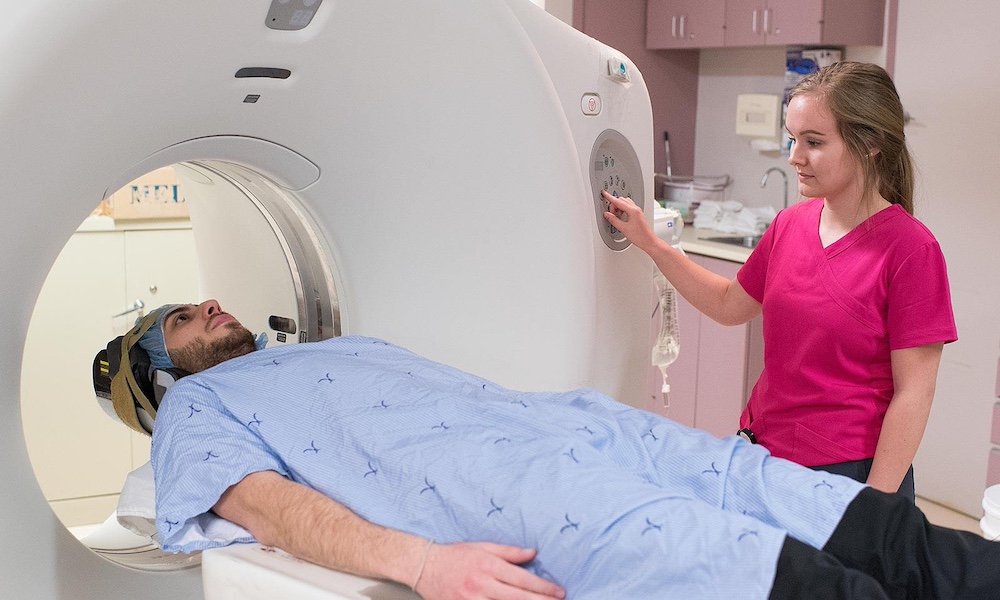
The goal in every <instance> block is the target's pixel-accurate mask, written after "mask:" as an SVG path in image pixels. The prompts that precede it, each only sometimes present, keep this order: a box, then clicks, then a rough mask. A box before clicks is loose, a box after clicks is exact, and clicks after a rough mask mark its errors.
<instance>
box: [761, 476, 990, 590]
mask: <svg viewBox="0 0 1000 600" xmlns="http://www.w3.org/2000/svg"><path fill="white" fill-rule="evenodd" d="M799 598H810V599H816V600H825V599H830V600H834V599H836V600H847V599H878V600H881V599H893V600H896V599H900V600H902V599H927V600H987V599H997V598H1000V543H994V542H989V541H987V540H985V539H983V538H981V537H979V536H977V535H975V534H972V533H969V532H967V531H955V530H952V529H946V528H944V527H938V526H936V525H931V524H930V523H928V522H927V519H926V518H925V517H924V515H923V513H922V512H920V510H919V509H918V508H917V507H916V506H914V504H913V503H912V502H910V501H909V500H907V499H906V498H903V497H901V496H899V495H896V494H883V493H881V492H878V491H875V490H873V489H871V488H865V489H864V490H862V492H861V493H860V494H858V497H857V498H855V499H854V501H853V502H851V504H850V505H849V506H848V507H847V511H846V512H845V513H844V517H843V519H841V521H840V524H839V525H838V526H837V528H836V529H835V530H834V532H833V535H832V536H831V537H830V540H829V541H828V542H827V544H826V546H824V547H823V549H822V550H816V549H815V548H812V547H809V546H807V545H805V544H802V543H801V542H799V541H797V540H794V539H792V538H788V539H786V541H785V545H784V546H783V547H782V549H781V555H780V556H779V558H778V569H777V575H776V577H775V582H774V586H773V588H772V590H771V595H770V599H771V600H786V599H787V600H793V599H799Z"/></svg>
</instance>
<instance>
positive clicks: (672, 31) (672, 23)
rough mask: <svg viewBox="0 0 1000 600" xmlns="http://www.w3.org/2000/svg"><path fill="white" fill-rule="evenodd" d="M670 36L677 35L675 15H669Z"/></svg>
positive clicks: (674, 36)
mask: <svg viewBox="0 0 1000 600" xmlns="http://www.w3.org/2000/svg"><path fill="white" fill-rule="evenodd" d="M670 37H672V38H676V37H677V15H674V16H672V17H670Z"/></svg>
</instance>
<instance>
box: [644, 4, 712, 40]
mask: <svg viewBox="0 0 1000 600" xmlns="http://www.w3.org/2000/svg"><path fill="white" fill-rule="evenodd" d="M725 19H726V3H725V0H649V2H648V3H647V4H646V47H647V48H649V49H666V48H713V47H720V46H722V45H723V43H724V38H723V32H724V31H725V25H726V22H725Z"/></svg>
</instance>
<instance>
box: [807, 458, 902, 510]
mask: <svg viewBox="0 0 1000 600" xmlns="http://www.w3.org/2000/svg"><path fill="white" fill-rule="evenodd" d="M873 462H874V460H873V459H871V458H866V459H863V460H852V461H850V462H842V463H836V464H832V465H823V466H821V467H810V468H811V469H812V470H813V471H826V472H827V473H836V474H837V475H843V476H844V477H850V478H851V479H853V480H854V481H860V482H861V483H864V482H866V481H868V475H869V474H870V473H871V472H872V463H873ZM896 493H897V494H899V495H900V496H905V497H907V498H909V499H910V502H916V501H917V495H916V492H915V490H914V487H913V465H910V468H909V469H907V471H906V475H905V476H904V477H903V481H902V483H900V484H899V491H897V492H896Z"/></svg>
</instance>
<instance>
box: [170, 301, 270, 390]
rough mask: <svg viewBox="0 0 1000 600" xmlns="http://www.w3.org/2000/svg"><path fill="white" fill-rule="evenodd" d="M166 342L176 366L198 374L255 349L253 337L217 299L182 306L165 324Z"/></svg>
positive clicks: (171, 314)
mask: <svg viewBox="0 0 1000 600" xmlns="http://www.w3.org/2000/svg"><path fill="white" fill-rule="evenodd" d="M163 340H164V342H165V343H166V346H167V352H168V353H169V354H170V360H172V361H173V363H174V365H176V366H177V367H179V368H181V369H184V370H185V371H188V372H189V373H197V372H199V371H204V370H205V369H208V368H210V367H214V366H215V365H217V364H219V363H221V362H224V361H227V360H229V359H231V358H236V357H237V356H243V355H244V354H249V353H250V352H253V351H254V350H255V349H256V345H255V344H254V339H253V334H252V333H250V331H249V330H248V329H247V328H246V327H244V326H243V325H242V324H240V322H239V321H237V320H236V318H235V317H233V316H232V315H230V314H229V313H227V312H224V311H223V310H222V308H221V307H220V306H219V303H218V302H216V301H215V300H206V301H205V302H202V303H201V304H198V305H194V304H189V305H187V306H182V307H181V308H178V309H177V310H175V311H174V312H172V313H170V314H169V315H167V318H166V319H164V321H163Z"/></svg>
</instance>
